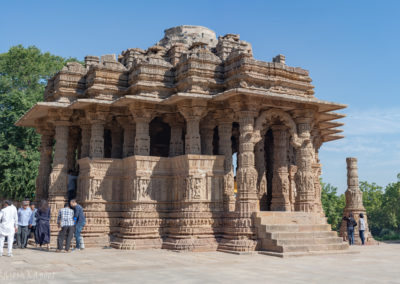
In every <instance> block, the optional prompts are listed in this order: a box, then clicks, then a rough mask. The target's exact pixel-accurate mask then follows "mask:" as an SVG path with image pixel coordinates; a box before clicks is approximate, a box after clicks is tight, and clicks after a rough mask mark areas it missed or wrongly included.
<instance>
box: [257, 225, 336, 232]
mask: <svg viewBox="0 0 400 284" xmlns="http://www.w3.org/2000/svg"><path fill="white" fill-rule="evenodd" d="M259 227H260V228H262V231H266V232H315V231H330V230H331V226H330V225H329V224H318V225H314V224H311V225H310V224H290V225H264V224H262V225H259Z"/></svg>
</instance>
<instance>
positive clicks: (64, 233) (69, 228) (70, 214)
mask: <svg viewBox="0 0 400 284" xmlns="http://www.w3.org/2000/svg"><path fill="white" fill-rule="evenodd" d="M57 224H58V228H61V230H60V232H59V233H58V239H57V243H58V245H57V250H56V252H61V251H62V249H63V244H64V239H65V238H67V240H66V243H65V251H66V252H69V248H70V245H71V240H72V237H73V236H74V230H75V226H74V210H72V209H71V208H70V207H69V204H68V203H65V205H64V208H62V209H60V211H59V212H58V217H57Z"/></svg>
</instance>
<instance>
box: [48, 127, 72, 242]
mask: <svg viewBox="0 0 400 284" xmlns="http://www.w3.org/2000/svg"><path fill="white" fill-rule="evenodd" d="M68 125H69V122H68V121H56V122H55V140H56V142H55V150H54V157H53V168H52V171H51V174H50V179H49V205H50V208H51V219H50V229H51V233H52V235H53V236H55V235H56V234H57V231H58V229H57V213H58V210H59V209H61V208H63V207H64V206H63V205H64V202H65V201H66V196H67V183H68V178H67V167H68V136H69V126H68ZM52 239H54V237H53V238H52Z"/></svg>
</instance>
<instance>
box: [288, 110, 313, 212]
mask: <svg viewBox="0 0 400 284" xmlns="http://www.w3.org/2000/svg"><path fill="white" fill-rule="evenodd" d="M313 116H314V115H313V112H312V111H311V110H305V111H299V112H295V117H296V118H295V121H296V123H297V131H298V139H297V141H293V146H294V147H295V148H296V164H297V172H296V175H295V181H296V191H297V195H296V203H295V210H296V211H304V212H313V211H314V205H315V189H314V174H313V169H312V164H313V162H314V160H315V159H314V155H315V151H314V148H313V145H312V143H311V135H310V131H311V122H312V120H313Z"/></svg>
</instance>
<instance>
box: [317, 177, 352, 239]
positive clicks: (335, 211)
mask: <svg viewBox="0 0 400 284" xmlns="http://www.w3.org/2000/svg"><path fill="white" fill-rule="evenodd" d="M321 186H322V191H321V201H322V208H323V209H324V211H325V214H326V217H327V218H328V223H329V224H331V226H332V229H333V230H335V231H338V230H339V229H340V224H341V222H342V216H343V209H344V206H345V204H346V199H345V197H344V194H341V195H338V194H337V187H334V186H332V185H331V184H329V183H323V182H322V181H321Z"/></svg>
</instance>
